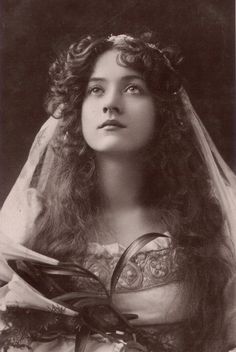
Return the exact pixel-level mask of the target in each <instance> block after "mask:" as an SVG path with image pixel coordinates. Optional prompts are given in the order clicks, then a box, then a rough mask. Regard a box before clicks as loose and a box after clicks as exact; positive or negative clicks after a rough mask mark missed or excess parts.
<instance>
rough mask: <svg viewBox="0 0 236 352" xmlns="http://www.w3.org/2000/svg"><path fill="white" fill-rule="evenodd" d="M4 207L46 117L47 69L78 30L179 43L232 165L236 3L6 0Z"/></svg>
mask: <svg viewBox="0 0 236 352" xmlns="http://www.w3.org/2000/svg"><path fill="white" fill-rule="evenodd" d="M0 7H1V8H0V10H1V41H0V44H1V54H0V59H1V86H0V88H1V126H0V137H1V149H0V151H1V155H0V157H1V160H0V167H1V181H0V186H1V188H0V204H1V203H2V201H3V199H4V198H5V196H6V195H7V193H8V192H9V190H10V188H11V186H12V184H13V183H14V180H15V179H16V177H17V175H18V174H19V172H20V169H21V167H22V166H23V163H24V161H25V159H26V157H27V153H28V150H29V148H30V145H31V143H32V140H33V137H34V135H35V133H36V131H37V130H38V129H39V127H40V126H41V124H42V122H43V121H44V120H45V117H46V114H45V112H44V109H43V100H44V96H45V94H46V91H47V87H48V76H47V72H48V66H49V64H50V63H51V62H52V61H53V59H54V58H55V56H56V54H57V53H58V51H60V50H61V49H62V48H63V47H64V46H65V45H67V44H69V43H70V42H72V41H73V40H77V39H78V38H79V37H80V36H81V35H84V34H88V33H91V32H92V33H96V32H101V33H103V32H105V33H109V34H111V33H113V34H117V33H123V32H133V31H137V30H140V29H143V31H149V30H154V31H156V32H157V33H158V34H159V38H160V40H161V42H164V44H173V43H175V44H177V45H178V46H179V47H180V48H181V51H182V53H183V55H184V57H185V60H184V62H183V64H182V67H181V68H180V71H181V73H182V75H183V76H184V78H185V86H186V88H187V90H188V92H189V95H190V97H191V99H192V102H193V104H194V106H195V108H196V110H197V112H198V114H199V115H200V117H201V118H202V120H203V122H204V124H205V125H206V127H207V129H208V131H209V132H210V134H211V135H212V137H213V139H214V141H215V143H216V144H217V147H218V148H219V150H220V152H221V153H222V155H223V156H224V158H225V159H226V161H227V162H228V163H229V164H230V165H231V167H233V168H234V165H235V164H236V163H235V161H236V160H235V159H236V157H235V154H236V153H234V142H233V141H234V137H235V136H234V130H235V125H234V121H233V117H234V62H235V57H234V0H118V1H115V0H1V2H0Z"/></svg>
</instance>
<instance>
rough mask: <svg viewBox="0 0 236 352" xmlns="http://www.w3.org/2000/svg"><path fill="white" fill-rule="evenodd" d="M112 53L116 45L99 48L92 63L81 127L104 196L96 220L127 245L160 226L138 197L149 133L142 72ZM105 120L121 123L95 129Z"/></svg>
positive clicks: (152, 116)
mask: <svg viewBox="0 0 236 352" xmlns="http://www.w3.org/2000/svg"><path fill="white" fill-rule="evenodd" d="M117 55H118V52H117V51H116V50H110V51H108V52H105V53H104V54H102V55H101V56H100V57H99V58H98V60H97V62H96V64H95V67H94V70H93V73H92V75H91V78H90V81H89V84H88V92H87V96H86V98H85V101H84V103H83V107H82V128H83V134H84V137H85V140H86V142H87V143H88V144H89V145H90V147H92V148H93V149H94V151H95V154H96V162H97V168H98V177H99V187H100V192H101V195H102V198H103V200H104V207H103V213H102V214H103V215H102V217H103V219H101V220H102V221H104V220H105V223H106V224H107V225H108V227H109V228H110V229H111V233H112V236H113V237H115V238H114V239H113V241H115V242H119V243H120V244H122V245H124V246H125V247H127V246H128V245H129V244H130V243H131V242H132V241H134V240H135V239H136V238H138V237H139V236H140V235H142V234H144V233H148V232H163V230H164V229H163V228H162V226H161V225H160V224H159V223H158V221H157V220H156V216H155V217H154V216H153V209H151V208H149V207H147V206H144V205H143V204H142V202H141V199H140V195H141V192H142V187H143V172H142V168H141V162H140V152H141V151H142V149H143V148H144V147H145V146H146V145H147V144H148V143H149V142H150V140H151V139H152V137H153V131H154V128H155V123H156V111H155V108H154V103H153V100H152V97H151V93H150V92H149V90H148V88H147V85H146V83H145V81H144V80H143V78H142V76H141V75H140V74H139V73H138V72H136V71H134V70H132V69H130V68H128V67H123V66H120V65H119V64H118V63H117ZM107 120H115V121H118V122H120V123H122V124H123V126H125V127H124V128H119V127H117V126H106V127H105V128H99V126H101V124H102V123H104V122H105V121H107Z"/></svg>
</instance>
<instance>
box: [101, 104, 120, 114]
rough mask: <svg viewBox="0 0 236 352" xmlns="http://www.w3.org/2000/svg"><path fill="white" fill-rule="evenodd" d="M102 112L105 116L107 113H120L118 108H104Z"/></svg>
mask: <svg viewBox="0 0 236 352" xmlns="http://www.w3.org/2000/svg"><path fill="white" fill-rule="evenodd" d="M102 110H103V112H104V114H106V113H108V112H109V113H112V112H116V113H117V114H119V113H120V108H119V107H118V106H104V107H103V109H102Z"/></svg>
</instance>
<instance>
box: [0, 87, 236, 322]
mask: <svg viewBox="0 0 236 352" xmlns="http://www.w3.org/2000/svg"><path fill="white" fill-rule="evenodd" d="M176 94H177V98H178V99H179V101H180V107H181V108H180V110H179V111H178V113H179V114H181V115H182V117H183V114H184V118H185V119H186V120H187V121H189V123H190V124H191V126H192V128H193V131H194V133H195V137H196V143H197V147H198V149H199V152H200V154H201V157H202V161H203V163H204V164H205V167H206V168H207V170H208V173H209V177H210V181H211V185H212V191H213V193H214V194H215V196H216V197H217V199H218V202H219V205H220V207H221V209H222V213H223V215H224V234H225V236H226V241H227V243H228V244H229V247H230V248H232V258H231V262H232V263H233V264H232V267H233V269H235V253H236V176H235V175H234V173H233V172H232V171H231V169H230V168H229V167H228V166H227V165H226V163H225V162H224V160H223V159H222V157H221V156H220V154H219V152H218V150H217V148H216V146H215V145H214V143H213V141H212V139H211V137H210V136H209V134H208V132H207V131H206V129H205V127H204V126H203V124H202V122H201V120H200V119H199V117H198V115H197V113H196V112H195V110H194V108H193V106H192V104H191V102H190V100H189V97H188V95H187V93H186V91H185V90H184V88H181V89H180V90H179V92H177V93H176ZM62 109H63V107H62V106H59V107H58V108H57V110H56V112H55V113H54V115H55V116H57V115H60V113H61V112H62ZM59 126H60V119H55V118H53V117H50V118H49V119H48V120H47V121H46V123H45V124H44V125H43V126H42V127H41V129H40V131H39V132H38V134H37V135H36V138H35V140H34V143H33V145H32V147H31V150H30V153H29V156H28V159H27V162H26V164H25V165H24V167H23V169H22V171H21V173H20V175H19V177H18V179H17V181H16V183H15V185H14V186H13V188H12V190H11V192H10V194H9V195H8V197H7V199H6V201H5V203H4V204H3V207H2V209H1V213H0V234H1V237H0V253H1V254H0V280H2V281H5V282H10V281H14V280H15V282H17V281H18V292H20V291H19V286H22V284H23V285H24V283H22V282H23V280H22V281H21V283H20V284H19V281H20V280H19V277H18V278H14V277H15V273H14V272H13V271H12V270H11V268H10V267H9V266H8V264H7V260H8V259H10V258H12V257H19V258H31V259H32V260H36V261H39V262H43V263H48V264H52V265H53V264H55V265H56V264H57V260H55V259H51V258H48V257H45V256H43V255H41V254H38V253H36V252H34V251H31V250H29V249H27V248H25V247H24V246H23V245H22V244H23V243H24V242H25V241H26V240H27V239H28V238H29V236H31V234H32V232H33V228H34V224H35V221H36V219H37V217H38V216H39V215H40V213H41V211H42V201H41V198H40V192H41V191H42V190H43V189H44V187H45V184H46V181H47V178H48V177H50V166H51V165H52V162H53V150H52V145H51V144H52V143H51V142H52V139H53V136H54V135H55V133H57V129H58V128H59ZM42 158H43V163H42V165H41V168H40V173H39V175H38V183H37V185H36V186H35V187H32V179H33V176H34V174H35V172H36V169H37V167H38V166H39V163H40V162H41V161H42ZM235 281H236V280H232V283H231V284H230V285H229V287H228V289H226V294H227V300H228V301H229V305H230V308H229V312H228V313H227V315H228V317H229V319H228V320H230V321H231V323H230V324H232V322H233V325H234V324H235V325H236V308H235V305H236V304H235V299H236V298H235V296H236V295H235V294H234V290H233V288H232V287H235ZM25 285H27V284H26V283H25ZM25 287H26V286H25ZM27 289H28V291H29V295H31V302H32V296H33V295H35V297H36V298H35V302H36V301H37V306H38V307H39V306H40V307H42V309H44V308H43V307H45V306H47V307H49V302H48V301H47V302H41V301H42V300H41V301H40V300H39V297H38V296H37V295H38V293H37V292H35V290H34V292H32V290H31V291H30V288H29V287H27ZM1 290H2V291H1ZM10 291H11V287H10V286H9V284H8V287H7V288H6V287H4V286H3V287H2V288H1V289H0V306H1V303H2V305H4V304H5V303H4V302H5V301H4V297H5V296H6V293H9V292H10ZM12 299H13V298H12ZM13 300H14V299H13ZM22 304H25V303H22ZM32 304H33V303H32ZM33 306H34V304H33ZM65 314H69V315H70V314H72V315H73V312H72V311H69V310H68V311H65ZM235 325H234V326H235Z"/></svg>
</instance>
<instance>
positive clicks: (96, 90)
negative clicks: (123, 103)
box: [88, 84, 143, 95]
mask: <svg viewBox="0 0 236 352" xmlns="http://www.w3.org/2000/svg"><path fill="white" fill-rule="evenodd" d="M130 88H134V89H135V90H137V91H138V92H131V94H134V95H135V94H141V93H142V92H143V89H142V88H141V87H140V86H138V85H137V84H130V85H128V86H127V87H126V88H125V89H124V90H123V91H124V92H127V91H128V90H129V89H130ZM104 91H105V89H104V88H103V87H99V86H94V87H91V88H88V94H89V95H91V94H93V95H99V94H100V93H101V92H102V93H103V92H104Z"/></svg>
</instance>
